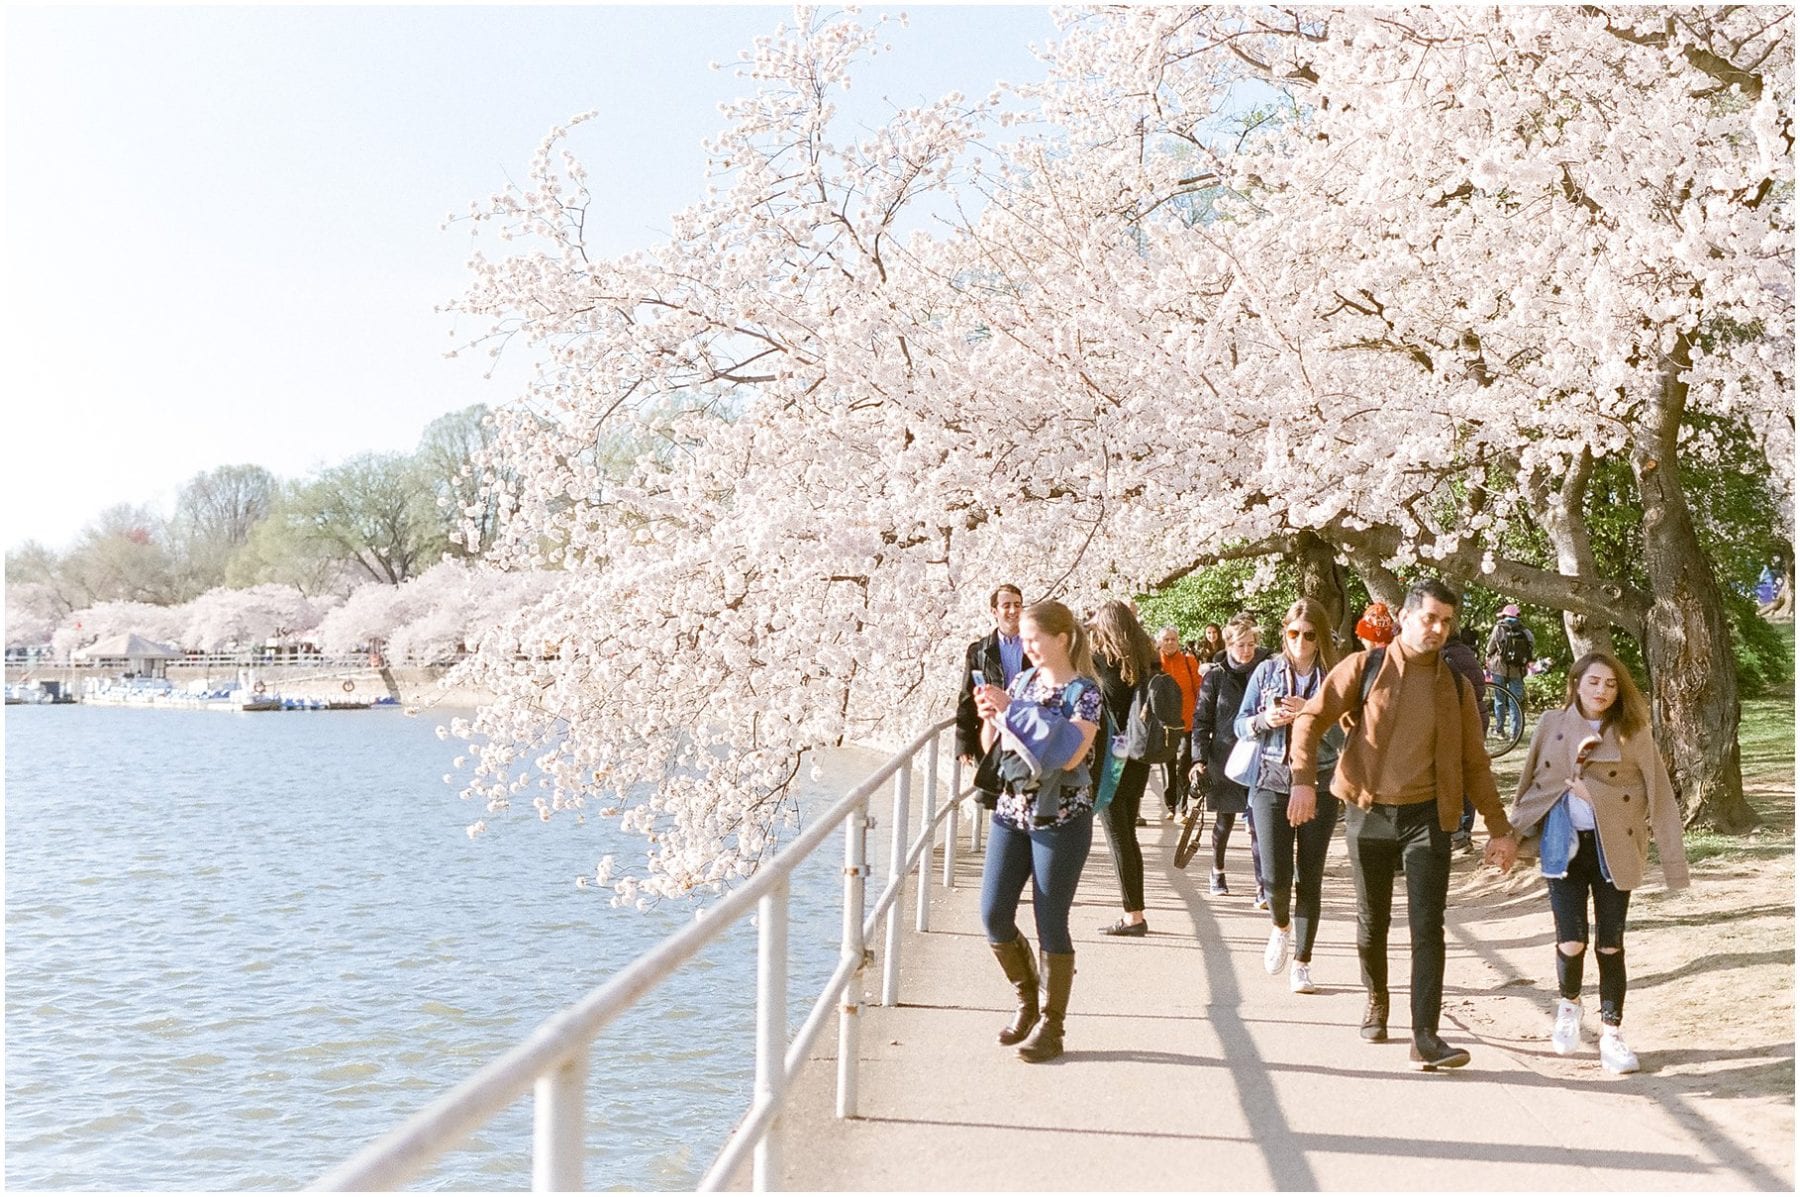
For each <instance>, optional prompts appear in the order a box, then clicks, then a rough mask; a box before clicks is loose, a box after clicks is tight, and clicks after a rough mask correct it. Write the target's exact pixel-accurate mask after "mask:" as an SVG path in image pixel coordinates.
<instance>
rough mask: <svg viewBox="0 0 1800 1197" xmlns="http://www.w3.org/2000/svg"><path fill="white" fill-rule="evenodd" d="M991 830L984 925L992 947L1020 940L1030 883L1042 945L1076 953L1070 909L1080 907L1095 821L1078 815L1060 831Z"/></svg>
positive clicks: (1005, 826) (997, 826)
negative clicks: (1023, 898) (1078, 890)
mask: <svg viewBox="0 0 1800 1197" xmlns="http://www.w3.org/2000/svg"><path fill="white" fill-rule="evenodd" d="M989 827H990V830H989V834H988V844H987V860H986V861H985V862H984V863H983V865H982V868H981V925H982V927H983V928H984V929H985V930H986V931H987V937H988V942H989V943H1011V942H1012V941H1013V940H1015V939H1017V938H1018V937H1019V925H1018V923H1016V922H1015V921H1014V918H1015V916H1017V914H1018V913H1019V895H1020V894H1021V893H1023V892H1024V889H1025V882H1026V881H1027V880H1028V879H1029V880H1030V882H1031V911H1032V914H1033V915H1034V916H1035V917H1036V918H1037V933H1038V946H1039V947H1041V948H1042V949H1043V950H1044V951H1046V952H1056V953H1059V954H1060V953H1067V952H1073V951H1074V950H1075V943H1074V941H1073V940H1071V939H1070V938H1069V908H1070V907H1071V906H1073V905H1075V887H1076V885H1077V884H1079V883H1080V881H1081V870H1082V869H1083V868H1084V867H1086V865H1087V858H1088V849H1089V848H1090V847H1092V846H1093V843H1094V816H1093V815H1091V814H1087V815H1078V816H1076V817H1075V818H1073V819H1070V820H1069V821H1068V822H1067V823H1063V824H1061V825H1059V826H1056V827H1034V828H1032V829H1031V830H1030V831H1020V830H1019V829H1018V828H1017V827H1014V826H1012V825H1011V824H1009V823H1004V822H1002V821H1001V820H999V819H994V820H992V821H991V823H990V825H989Z"/></svg>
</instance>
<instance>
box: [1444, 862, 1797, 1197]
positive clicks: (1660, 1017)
mask: <svg viewBox="0 0 1800 1197" xmlns="http://www.w3.org/2000/svg"><path fill="white" fill-rule="evenodd" d="M1451 889H1452V892H1451V898H1450V906H1451V918H1450V935H1451V939H1452V942H1453V943H1456V942H1458V941H1461V942H1462V943H1463V944H1464V945H1466V946H1473V947H1475V954H1476V958H1478V959H1479V960H1480V961H1481V962H1482V963H1485V964H1487V965H1489V966H1491V971H1490V968H1481V967H1479V966H1476V967H1473V968H1471V967H1469V966H1470V964H1471V961H1470V958H1469V957H1468V956H1463V957H1462V964H1463V968H1464V970H1465V972H1466V973H1467V974H1472V975H1465V976H1463V977H1449V978H1447V980H1448V981H1449V982H1450V983H1451V985H1452V986H1455V985H1456V983H1457V982H1459V981H1460V982H1462V983H1463V984H1467V985H1470V987H1471V988H1474V987H1478V986H1480V985H1484V984H1485V985H1490V986H1493V988H1494V990H1495V992H1493V994H1492V996H1487V995H1483V996H1481V997H1479V999H1477V998H1474V997H1459V998H1450V997H1447V999H1446V1002H1445V1013H1446V1014H1447V1015H1448V1016H1449V1017H1451V1018H1452V1019H1454V1020H1455V1021H1457V1022H1460V1023H1462V1024H1463V1025H1464V1026H1466V1027H1467V1028H1468V1029H1469V1030H1471V1031H1473V1032H1475V1033H1477V1034H1479V1035H1480V1036H1481V1037H1482V1038H1484V1039H1487V1040H1489V1041H1491V1042H1497V1043H1501V1044H1504V1045H1506V1046H1507V1047H1508V1048H1509V1049H1511V1050H1513V1051H1514V1052H1516V1053H1517V1054H1518V1055H1519V1056H1520V1057H1521V1058H1523V1059H1525V1060H1527V1062H1528V1063H1529V1065H1530V1066H1531V1067H1532V1068H1533V1069H1535V1070H1537V1071H1538V1072H1540V1073H1542V1074H1543V1075H1544V1076H1547V1077H1555V1078H1559V1079H1563V1080H1566V1081H1568V1082H1570V1083H1592V1084H1609V1083H1627V1082H1628V1083H1630V1084H1632V1085H1634V1086H1636V1087H1637V1088H1638V1089H1639V1091H1641V1092H1643V1093H1645V1094H1646V1095H1649V1096H1651V1097H1653V1098H1654V1099H1656V1100H1658V1101H1659V1102H1662V1103H1663V1104H1665V1105H1669V1106H1671V1107H1676V1108H1681V1107H1685V1108H1686V1112H1687V1114H1688V1115H1689V1117H1687V1118H1684V1121H1689V1122H1690V1124H1693V1125H1696V1127H1697V1129H1698V1128H1699V1127H1700V1126H1701V1125H1706V1126H1709V1127H1710V1128H1711V1130H1712V1131H1713V1132H1715V1133H1716V1138H1717V1141H1718V1142H1717V1146H1718V1147H1719V1149H1720V1151H1721V1153H1722V1154H1725V1153H1728V1148H1729V1146H1730V1145H1735V1146H1736V1148H1738V1149H1742V1150H1745V1151H1749V1152H1752V1153H1753V1154H1754V1156H1755V1157H1756V1158H1757V1159H1758V1160H1760V1161H1761V1166H1762V1167H1763V1168H1764V1169H1766V1171H1767V1175H1766V1177H1765V1179H1766V1180H1768V1181H1769V1182H1770V1184H1769V1186H1768V1187H1777V1188H1782V1189H1792V1188H1793V1182H1794V1171H1793V1143H1794V862H1793V858H1792V856H1789V857H1787V858H1785V859H1777V860H1751V861H1743V860H1728V859H1715V860H1708V861H1702V862H1701V863H1699V864H1697V865H1695V866H1694V869H1693V885H1692V886H1691V887H1690V888H1688V889H1686V890H1683V891H1681V892H1680V893H1669V892H1667V891H1665V890H1663V889H1662V887H1661V878H1660V876H1656V877H1654V878H1653V879H1651V880H1650V881H1648V882H1647V884H1646V885H1645V886H1644V887H1642V888H1640V889H1638V890H1637V891H1635V892H1634V894H1633V896H1632V906H1631V916H1630V920H1629V924H1628V930H1627V933H1626V939H1625V950H1626V960H1627V967H1628V968H1629V972H1630V978H1631V984H1630V990H1629V992H1628V995H1627V998H1626V1004H1625V1032H1626V1041H1627V1042H1629V1043H1630V1044H1631V1046H1632V1048H1633V1050H1635V1051H1636V1052H1637V1053H1638V1056H1639V1059H1640V1061H1641V1062H1642V1065H1643V1071H1642V1073H1640V1074H1639V1075H1638V1076H1636V1077H1632V1078H1620V1077H1612V1076H1610V1075H1608V1074H1607V1073H1605V1072H1604V1071H1602V1070H1601V1068H1600V1062H1599V1057H1598V1051H1597V1047H1596V1037H1597V1036H1598V1034H1599V1015H1598V998H1597V996H1596V994H1595V993H1594V980H1595V972H1594V969H1593V967H1592V965H1591V964H1590V966H1589V968H1588V977H1587V985H1586V987H1585V988H1586V991H1585V992H1584V994H1583V1004H1584V1007H1585V1015H1586V1016H1585V1019H1584V1023H1583V1029H1584V1041H1583V1045H1582V1050H1581V1051H1580V1052H1578V1053H1577V1054H1575V1055H1573V1056H1570V1057H1561V1056H1557V1055H1556V1054H1555V1053H1554V1052H1552V1051H1551V1050H1550V1044H1549V1034H1550V1020H1551V1012H1552V1008H1553V1006H1554V1001H1555V988H1556V986H1555V980H1556V973H1555V958H1554V955H1553V953H1554V951H1555V948H1554V946H1553V940H1554V934H1553V932H1552V930H1551V924H1550V912H1549V903H1548V900H1547V899H1546V898H1545V896H1544V888H1543V881H1542V879H1541V878H1540V877H1539V876H1538V875H1537V874H1536V871H1535V869H1534V868H1526V867H1521V868H1519V869H1517V870H1515V871H1514V872H1513V873H1512V874H1511V875H1510V876H1507V877H1501V876H1499V875H1498V874H1496V873H1495V872H1494V871H1493V870H1491V869H1481V868H1479V867H1478V866H1477V865H1476V864H1475V862H1474V860H1473V859H1472V858H1464V859H1463V860H1461V861H1459V864H1458V873H1457V876H1456V877H1454V878H1453V879H1452V883H1451ZM1496 982H1497V983H1496ZM1759 1187H1761V1186H1759Z"/></svg>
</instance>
